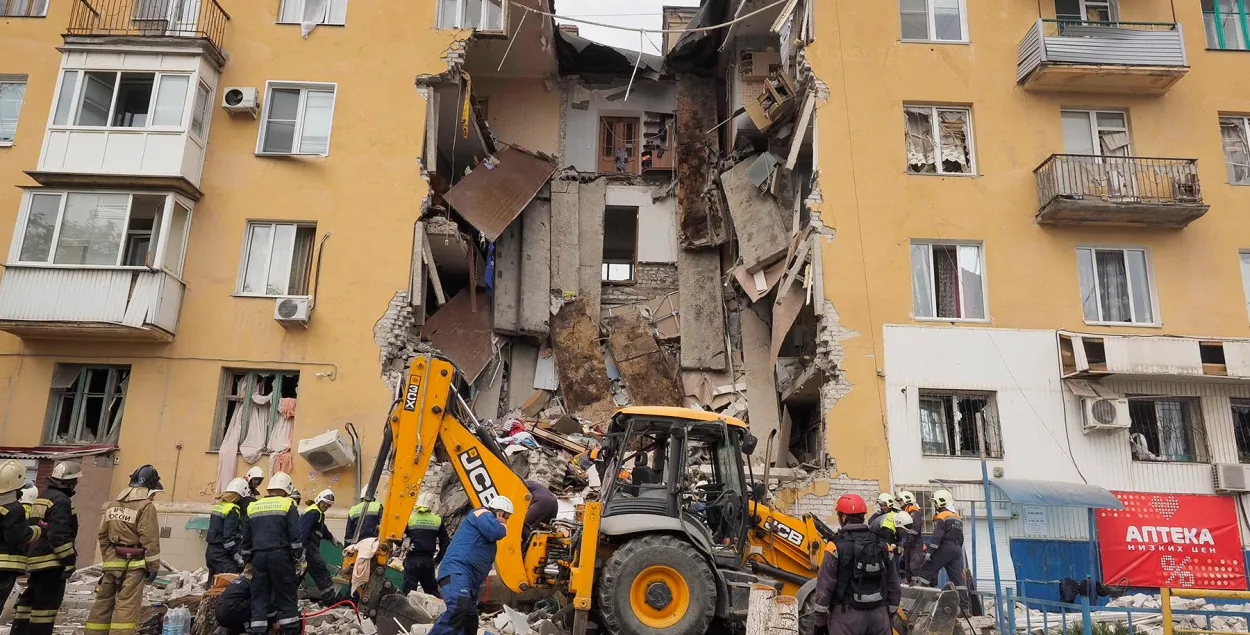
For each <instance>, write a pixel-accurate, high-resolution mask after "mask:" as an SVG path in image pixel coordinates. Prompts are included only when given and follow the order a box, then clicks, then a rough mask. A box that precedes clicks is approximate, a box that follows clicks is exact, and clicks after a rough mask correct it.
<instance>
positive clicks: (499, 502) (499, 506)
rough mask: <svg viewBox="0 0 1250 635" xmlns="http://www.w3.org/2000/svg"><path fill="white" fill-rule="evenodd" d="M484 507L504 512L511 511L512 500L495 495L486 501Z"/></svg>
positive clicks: (508, 512) (509, 512)
mask: <svg viewBox="0 0 1250 635" xmlns="http://www.w3.org/2000/svg"><path fill="white" fill-rule="evenodd" d="M486 509H493V510H495V511H497V512H503V513H505V514H511V513H512V509H513V508H512V500H511V499H509V498H508V497H507V496H496V497H494V498H492V499H490V501H489V502H487V503H486Z"/></svg>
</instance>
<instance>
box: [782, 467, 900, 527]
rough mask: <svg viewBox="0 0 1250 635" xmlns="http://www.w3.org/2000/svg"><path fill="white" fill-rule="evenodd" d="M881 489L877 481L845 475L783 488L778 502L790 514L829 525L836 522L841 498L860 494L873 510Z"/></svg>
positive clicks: (820, 478) (802, 482)
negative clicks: (804, 515)
mask: <svg viewBox="0 0 1250 635" xmlns="http://www.w3.org/2000/svg"><path fill="white" fill-rule="evenodd" d="M880 488H881V484H880V482H879V481H876V480H868V479H855V478H848V477H847V476H846V475H844V474H843V475H839V476H838V477H836V478H829V477H821V476H818V477H815V478H812V479H811V480H808V481H801V482H799V483H795V484H787V485H785V486H783V487H782V488H780V490H779V492H778V500H779V501H782V502H788V503H789V504H788V505H783V506H782V508H783V509H786V510H787V511H788V513H790V514H793V515H796V516H802V515H803V514H807V513H811V514H814V515H815V516H816V517H817V518H820V519H821V520H823V521H825V522H827V523H828V522H834V512H833V507H834V505H836V504H837V502H838V497H840V496H842V495H843V494H859V495H860V496H863V497H864V501H865V502H867V503H868V505H869V506H870V507H871V506H872V504H873V501H875V500H876V499H877V495H878V494H880V493H881V489H880ZM787 490H788V491H787ZM786 494H790V495H789V496H786ZM796 495H797V496H796Z"/></svg>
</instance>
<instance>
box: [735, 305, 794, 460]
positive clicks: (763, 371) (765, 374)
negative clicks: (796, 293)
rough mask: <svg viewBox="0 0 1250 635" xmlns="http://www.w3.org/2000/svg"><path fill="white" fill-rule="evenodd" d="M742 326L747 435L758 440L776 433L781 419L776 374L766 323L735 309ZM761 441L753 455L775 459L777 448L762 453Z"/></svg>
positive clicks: (747, 312) (750, 313)
mask: <svg viewBox="0 0 1250 635" xmlns="http://www.w3.org/2000/svg"><path fill="white" fill-rule="evenodd" d="M738 316H739V320H740V323H741V325H742V359H743V361H744V362H745V363H746V392H747V402H749V403H750V404H751V409H750V411H749V414H750V416H749V417H748V419H747V423H749V424H750V426H751V434H754V435H755V436H756V438H758V439H760V440H761V441H763V440H765V439H767V438H768V435H769V434H770V433H772V432H773V431H774V430H776V431H778V433H780V429H781V419H780V413H779V412H778V404H777V373H776V371H775V370H774V369H775V366H776V364H775V362H774V360H773V359H772V358H771V356H770V349H771V347H770V346H769V330H768V323H767V322H765V321H764V320H763V319H762V318H760V316H759V315H757V314H756V313H755V311H752V310H750V309H746V310H744V311H739V312H738ZM764 446H765V444H764V443H760V444H759V446H757V447H756V450H755V453H754V454H753V456H755V457H757V458H763V459H765V460H768V461H776V460H778V457H779V456H784V455H782V454H780V452H779V450H780V447H774V448H773V455H772V456H769V457H765V456H764V451H765V447H764Z"/></svg>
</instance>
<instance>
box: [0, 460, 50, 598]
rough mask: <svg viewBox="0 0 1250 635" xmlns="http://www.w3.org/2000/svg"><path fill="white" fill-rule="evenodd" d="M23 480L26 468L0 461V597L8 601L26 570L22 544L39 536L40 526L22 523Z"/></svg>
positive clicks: (24, 511) (23, 518)
mask: <svg viewBox="0 0 1250 635" xmlns="http://www.w3.org/2000/svg"><path fill="white" fill-rule="evenodd" d="M25 483H26V468H25V467H22V464H21V463H18V462H17V461H13V460H9V461H5V462H4V463H0V538H3V541H2V542H0V600H2V601H4V602H8V600H9V594H10V593H12V592H13V585H14V583H16V582H17V578H18V576H20V575H22V572H23V571H25V570H26V545H27V544H29V543H31V542H34V541H35V540H38V539H39V538H40V537H41V536H42V535H43V528H42V527H39V526H38V525H30V524H27V522H26V510H25V509H23V508H22V503H21V502H20V501H19V500H18V496H19V492H18V490H20V489H21V488H22V485H24V484H25Z"/></svg>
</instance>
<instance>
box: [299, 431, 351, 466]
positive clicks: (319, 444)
mask: <svg viewBox="0 0 1250 635" xmlns="http://www.w3.org/2000/svg"><path fill="white" fill-rule="evenodd" d="M299 455H300V456H302V457H304V460H305V461H308V464H309V465H311V466H312V468H313V469H314V470H317V471H318V472H328V471H330V470H337V469H338V468H340V467H346V466H348V465H351V464H352V463H354V462H355V455H354V454H353V453H352V448H351V446H350V445H348V443H347V442H346V441H345V440H344V439H343V435H341V434H339V431H338V430H326V431H325V432H323V433H321V434H319V435H317V436H315V437H313V438H311V439H300V442H299Z"/></svg>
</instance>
